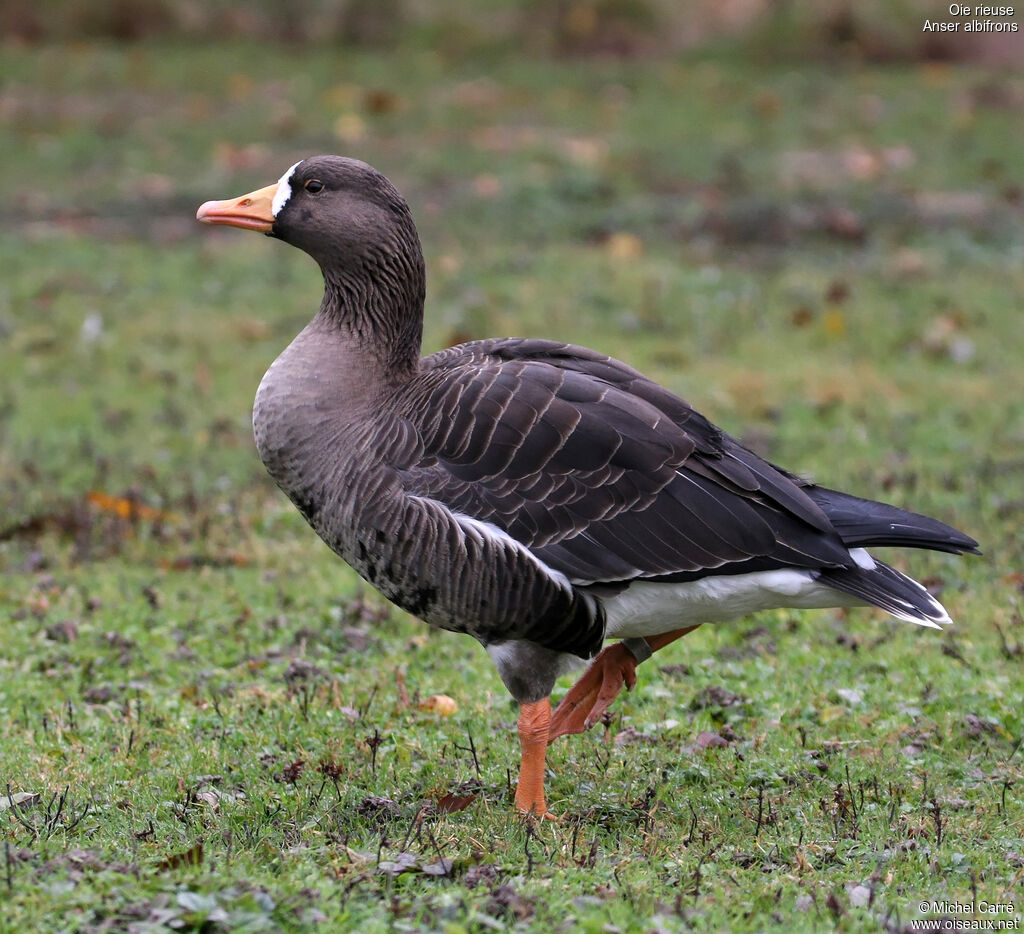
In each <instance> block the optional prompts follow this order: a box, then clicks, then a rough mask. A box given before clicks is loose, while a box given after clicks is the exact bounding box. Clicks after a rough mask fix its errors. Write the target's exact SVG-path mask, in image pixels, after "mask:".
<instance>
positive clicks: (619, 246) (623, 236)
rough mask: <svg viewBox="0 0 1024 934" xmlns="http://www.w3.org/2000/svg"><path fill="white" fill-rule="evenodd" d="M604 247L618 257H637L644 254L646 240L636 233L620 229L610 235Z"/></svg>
mask: <svg viewBox="0 0 1024 934" xmlns="http://www.w3.org/2000/svg"><path fill="white" fill-rule="evenodd" d="M604 248H605V249H606V250H607V251H608V253H609V254H610V255H611V256H614V257H615V258H616V259H637V258H638V257H640V256H642V255H643V252H644V242H643V240H641V239H640V238H639V237H638V236H636V234H631V233H623V232H622V231H619V232H618V233H613V234H610V235H609V237H608V239H607V240H606V241H605V244H604Z"/></svg>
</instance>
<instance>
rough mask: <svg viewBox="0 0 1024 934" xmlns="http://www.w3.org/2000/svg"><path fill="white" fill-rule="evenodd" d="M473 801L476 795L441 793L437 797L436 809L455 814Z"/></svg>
mask: <svg viewBox="0 0 1024 934" xmlns="http://www.w3.org/2000/svg"><path fill="white" fill-rule="evenodd" d="M474 801H476V795H452V794H447V795H442V796H441V797H440V798H438V799H437V810H438V812H439V813H441V814H455V813H456V812H458V811H464V810H466V808H468V807H469V806H470V805H471V804H472V803H473V802H474Z"/></svg>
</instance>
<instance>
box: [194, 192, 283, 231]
mask: <svg viewBox="0 0 1024 934" xmlns="http://www.w3.org/2000/svg"><path fill="white" fill-rule="evenodd" d="M276 193H277V184H276V183H275V184H273V185H268V186H267V187H266V188H261V189H259V191H253V192H250V193H249V194H247V195H242V196H241V197H240V198H229V199H228V200H227V201H207V202H206V203H205V204H202V205H200V206H199V210H198V211H196V220H198V221H202V222H203V223H204V224H223V225H225V226H227V227H242V228H244V229H245V230H259V231H262V232H263V233H269V232H270V228H271V227H273V226H274V210H273V202H274V195H275V194H276Z"/></svg>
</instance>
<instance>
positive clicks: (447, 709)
mask: <svg viewBox="0 0 1024 934" xmlns="http://www.w3.org/2000/svg"><path fill="white" fill-rule="evenodd" d="M419 709H420V710H426V711H428V712H429V713H436V714H440V715H441V716H442V717H450V716H451V715H452V714H453V713H455V711H457V710H458V709H459V705H458V704H456V703H455V700H454V699H453V698H451V697H449V696H448V695H447V694H431V695H430V697H428V698H427V699H426V700H424V701H421V702H420V704H419Z"/></svg>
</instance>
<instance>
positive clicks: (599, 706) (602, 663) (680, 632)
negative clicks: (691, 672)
mask: <svg viewBox="0 0 1024 934" xmlns="http://www.w3.org/2000/svg"><path fill="white" fill-rule="evenodd" d="M696 628H697V627H696V626H687V627H686V628H685V629H676V630H674V631H672V632H664V633H661V634H660V635H657V636H651V637H650V638H648V639H647V640H646V642H647V644H648V645H649V646H650V649H651V651H652V652H657V651H658V649H663V648H664V647H665V646H666V645H668V644H669V643H670V642H675V640H676V639H679V638H680V637H682V636H685V635H686V634H687V633H688V632H693V630H694V629H696ZM638 664H639V662H638V661H637V660H636V656H635V655H634V654H633V653H632V652H631V651H630V650H629V649H628V648H627V647H626V645H625V643H623V642H616V643H615V644H614V645H609V646H608V647H607V648H604V649H602V650H601V651H600V652H599V653H598V656H597V658H595V659H594V660H593V661H592V662H591V663H590V667H589V668H588V669H587V670H586V671H585V672H584V673H583V675H582V676H581V677H580V679H579V681H577V682H576V683H575V684H574V685H573V686H572V688H570V690H569V693H568V694H566V695H565V697H563V698H562V703H560V704H559V705H558V709H557V710H556V711H555V712H554V714H553V715H552V717H551V729H550V732H549V733H548V742H550V741H551V740H553V739H557V738H558V737H559V736H567V735H568V734H570V733H583V732H584V731H585V730H589V729H590V728H591V727H592V726H593V725H594V724H595V723H597V722H598V720H600V719H601V717H602V716H603V715H604V712H605V711H606V710H607V709H608V708H609V707H610V706H611V704H612V701H613V700H615V698H616V697H618V696H619V693H620V692H621V691H622V686H623V685H625V686H626V689H627V690H630V691H631V690H632V689H633V686H634V685H635V684H636V666H637V665H638Z"/></svg>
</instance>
